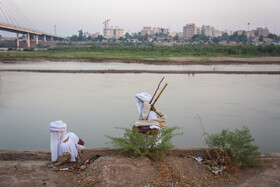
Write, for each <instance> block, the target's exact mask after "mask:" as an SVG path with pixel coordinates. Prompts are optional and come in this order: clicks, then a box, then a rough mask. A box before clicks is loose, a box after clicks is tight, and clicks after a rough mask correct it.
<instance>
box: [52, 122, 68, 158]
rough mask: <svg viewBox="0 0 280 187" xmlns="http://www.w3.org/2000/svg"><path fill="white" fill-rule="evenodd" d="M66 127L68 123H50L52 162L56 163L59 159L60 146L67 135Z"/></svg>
mask: <svg viewBox="0 0 280 187" xmlns="http://www.w3.org/2000/svg"><path fill="white" fill-rule="evenodd" d="M66 126H67V125H66V123H64V122H63V121H54V122H51V123H50V131H51V139H50V149H51V155H52V156H51V157H52V161H56V160H57V158H58V146H59V144H60V141H61V139H62V137H63V136H64V135H65V134H66Z"/></svg>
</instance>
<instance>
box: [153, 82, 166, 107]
mask: <svg viewBox="0 0 280 187" xmlns="http://www.w3.org/2000/svg"><path fill="white" fill-rule="evenodd" d="M163 79H164V77H162V79H161V81H160V82H159V84H158V87H157V89H156V91H155V93H154V95H153V97H152V99H151V101H150V104H151V103H152V102H153V99H154V97H155V95H156V94H157V91H158V89H159V86H160V84H161V82H162V81H163Z"/></svg>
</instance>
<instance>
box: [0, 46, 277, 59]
mask: <svg viewBox="0 0 280 187" xmlns="http://www.w3.org/2000/svg"><path fill="white" fill-rule="evenodd" d="M216 56H219V57H220V56H227V57H263V56H280V46H271V45H262V46H248V45H240V46H222V45H212V46H175V47H168V46H152V47H128V46H108V47H100V46H90V47H55V48H50V49H48V50H44V51H11V52H1V53H0V58H65V59H68V58H69V59H70V58H71V59H140V58H155V59H157V58H167V57H216Z"/></svg>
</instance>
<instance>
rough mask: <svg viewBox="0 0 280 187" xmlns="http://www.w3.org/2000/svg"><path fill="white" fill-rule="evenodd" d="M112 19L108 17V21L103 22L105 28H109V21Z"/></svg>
mask: <svg viewBox="0 0 280 187" xmlns="http://www.w3.org/2000/svg"><path fill="white" fill-rule="evenodd" d="M110 20H111V19H107V20H106V21H104V22H103V24H104V29H108V28H109V24H108V22H109V21H110Z"/></svg>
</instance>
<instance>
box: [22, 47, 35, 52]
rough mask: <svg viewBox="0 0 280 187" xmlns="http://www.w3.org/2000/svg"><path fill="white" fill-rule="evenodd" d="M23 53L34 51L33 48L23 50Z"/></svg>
mask: <svg viewBox="0 0 280 187" xmlns="http://www.w3.org/2000/svg"><path fill="white" fill-rule="evenodd" d="M23 51H34V48H32V47H31V48H24V49H23Z"/></svg>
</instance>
